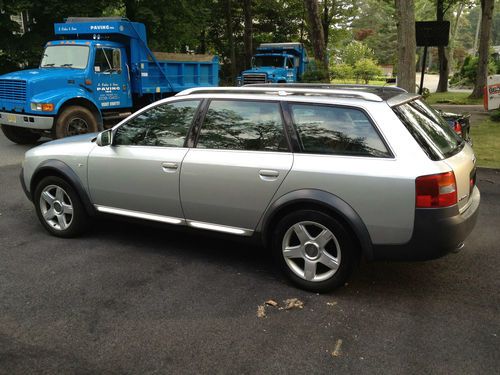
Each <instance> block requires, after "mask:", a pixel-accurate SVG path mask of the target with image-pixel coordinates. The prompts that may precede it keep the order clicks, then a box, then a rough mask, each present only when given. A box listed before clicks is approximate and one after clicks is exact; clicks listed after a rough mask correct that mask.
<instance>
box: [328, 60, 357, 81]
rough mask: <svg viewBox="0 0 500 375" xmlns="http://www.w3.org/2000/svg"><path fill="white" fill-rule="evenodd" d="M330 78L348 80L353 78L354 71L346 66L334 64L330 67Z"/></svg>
mask: <svg viewBox="0 0 500 375" xmlns="http://www.w3.org/2000/svg"><path fill="white" fill-rule="evenodd" d="M330 73H331V75H332V78H336V79H340V80H348V79H350V78H353V77H354V69H353V67H352V66H350V65H348V64H335V65H332V66H331V67H330Z"/></svg>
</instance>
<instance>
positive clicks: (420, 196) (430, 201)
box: [415, 172, 457, 208]
mask: <svg viewBox="0 0 500 375" xmlns="http://www.w3.org/2000/svg"><path fill="white" fill-rule="evenodd" d="M415 192H416V207H417V208H437V207H449V206H453V205H454V204H456V203H457V183H456V180H455V174H454V173H453V172H446V173H440V174H433V175H429V176H420V177H417V179H416V180H415Z"/></svg>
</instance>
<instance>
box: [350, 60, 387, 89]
mask: <svg viewBox="0 0 500 375" xmlns="http://www.w3.org/2000/svg"><path fill="white" fill-rule="evenodd" d="M380 74H381V70H380V68H379V67H378V65H377V64H376V63H375V61H374V60H373V59H367V58H363V59H361V60H359V61H357V62H356V63H355V64H354V76H355V77H356V79H361V80H363V81H364V83H365V84H368V82H369V81H370V80H371V79H373V78H375V77H376V76H378V75H380Z"/></svg>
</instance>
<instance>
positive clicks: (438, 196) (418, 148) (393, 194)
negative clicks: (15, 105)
mask: <svg viewBox="0 0 500 375" xmlns="http://www.w3.org/2000/svg"><path fill="white" fill-rule="evenodd" d="M475 160H476V159H475V156H474V152H473V150H472V148H471V147H470V146H469V145H468V144H467V143H466V142H465V141H463V140H462V139H461V138H460V137H459V136H457V134H455V132H454V131H453V130H452V129H451V128H450V127H449V126H448V124H447V123H446V122H445V121H444V120H443V119H442V118H441V117H440V116H439V115H438V114H437V112H435V111H434V110H433V109H432V108H430V107H429V106H428V105H427V104H425V102H423V101H422V100H421V99H420V97H419V96H417V95H414V94H408V93H406V92H405V91H404V90H401V89H397V88H387V87H385V88H381V87H371V86H334V85H326V86H318V85H311V86H307V85H302V86H300V85H286V86H273V85H269V86H246V87H239V88H225V87H220V88H197V89H191V90H187V91H183V92H181V93H179V94H177V95H176V96H174V97H170V98H168V99H164V100H160V101H158V102H156V103H154V104H151V105H149V106H148V107H145V108H143V109H141V110H140V111H138V112H136V113H135V114H133V115H131V116H130V117H129V118H127V119H125V120H124V121H122V122H121V123H119V124H118V125H116V126H115V127H113V128H112V129H108V130H105V131H102V132H101V133H98V134H84V135H81V136H76V137H70V138H65V139H60V140H56V141H52V142H48V143H45V144H43V145H41V146H38V147H35V148H33V149H31V150H29V151H28V152H27V153H26V158H25V161H24V164H23V171H22V175H21V182H22V185H23V188H24V190H25V192H26V195H27V196H28V198H29V199H30V200H32V201H33V203H34V206H35V209H36V213H37V215H38V217H39V219H40V222H41V223H42V224H43V226H44V227H45V228H46V229H47V231H49V232H50V233H51V234H53V235H55V236H60V237H72V236H76V235H78V234H81V233H82V232H83V231H84V230H85V228H86V227H87V224H88V223H89V222H90V221H91V218H92V216H94V215H98V214H112V215H120V216H126V217H130V218H136V219H142V220H149V221H156V222H161V223H167V224H170V225H177V226H187V227H192V228H199V229H200V230H207V231H217V232H223V233H228V234H232V235H236V236H248V237H254V238H257V239H259V240H260V241H262V243H263V244H264V245H265V246H266V247H267V248H268V249H270V252H271V253H272V254H273V256H274V257H275V258H276V260H277V262H278V264H279V265H280V267H281V268H282V269H283V271H284V273H285V274H286V275H287V276H288V277H289V278H290V280H291V281H293V282H294V283H295V284H296V285H298V286H299V287H301V288H304V289H308V290H312V291H328V290H331V289H333V288H335V287H338V286H340V285H342V284H343V283H345V281H346V280H347V278H348V276H349V274H350V272H351V270H352V268H353V266H355V265H356V263H357V261H358V259H359V258H360V257H362V256H363V257H365V258H366V259H368V260H377V259H386V260H427V259H433V258H437V257H440V256H443V255H444V254H446V253H448V252H450V251H454V250H458V249H460V248H461V247H462V246H463V241H464V240H465V239H466V237H467V236H468V235H469V233H470V232H471V231H472V229H473V227H474V225H475V222H476V219H477V214H478V207H479V201H480V195H479V190H478V189H477V187H476V184H475V178H476V168H475Z"/></svg>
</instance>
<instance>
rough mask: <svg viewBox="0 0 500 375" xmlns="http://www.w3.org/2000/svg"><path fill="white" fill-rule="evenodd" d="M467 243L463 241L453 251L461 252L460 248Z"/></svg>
mask: <svg viewBox="0 0 500 375" xmlns="http://www.w3.org/2000/svg"><path fill="white" fill-rule="evenodd" d="M464 246H465V244H464V243H463V242H461V243H460V244H459V245H458V246H457V247H456V248H455V250H453V252H454V253H455V254H456V253H459V252H460V250H462V249H463V248H464Z"/></svg>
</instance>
